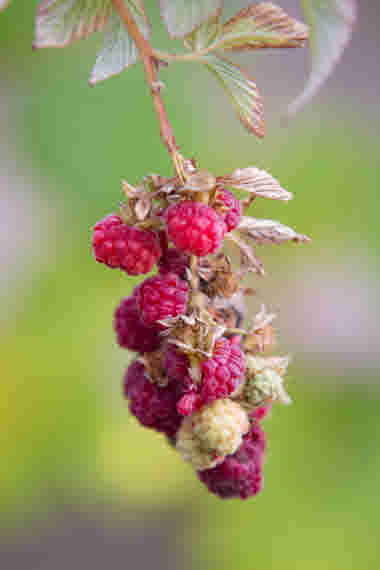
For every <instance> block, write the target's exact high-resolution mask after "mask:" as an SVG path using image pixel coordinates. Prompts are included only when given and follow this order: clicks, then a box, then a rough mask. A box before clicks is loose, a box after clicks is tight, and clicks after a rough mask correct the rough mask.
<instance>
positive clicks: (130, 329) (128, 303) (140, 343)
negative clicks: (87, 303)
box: [114, 295, 161, 352]
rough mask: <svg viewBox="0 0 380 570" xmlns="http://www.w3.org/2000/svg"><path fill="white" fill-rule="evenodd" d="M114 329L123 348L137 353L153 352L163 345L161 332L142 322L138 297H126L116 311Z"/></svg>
mask: <svg viewBox="0 0 380 570" xmlns="http://www.w3.org/2000/svg"><path fill="white" fill-rule="evenodd" d="M114 329H115V331H116V335H117V341H118V343H119V345H120V346H121V347H122V348H128V349H129V350H136V351H137V352H151V351H152V350H156V349H157V348H158V347H159V346H160V344H161V338H160V335H159V331H158V330H157V329H156V328H152V327H147V326H146V325H144V323H143V322H142V321H141V319H140V316H139V312H138V310H137V306H136V296H135V295H132V296H131V297H125V299H123V300H122V301H121V302H120V304H119V306H118V307H117V309H116V311H115V317H114Z"/></svg>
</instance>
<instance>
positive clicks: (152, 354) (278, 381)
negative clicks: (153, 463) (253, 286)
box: [93, 155, 308, 498]
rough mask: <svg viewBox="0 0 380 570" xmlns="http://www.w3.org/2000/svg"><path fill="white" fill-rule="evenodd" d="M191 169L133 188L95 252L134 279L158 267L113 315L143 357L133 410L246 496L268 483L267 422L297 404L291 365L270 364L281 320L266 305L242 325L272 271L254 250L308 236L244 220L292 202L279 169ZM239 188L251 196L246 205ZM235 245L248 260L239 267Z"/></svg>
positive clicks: (129, 384)
mask: <svg viewBox="0 0 380 570" xmlns="http://www.w3.org/2000/svg"><path fill="white" fill-rule="evenodd" d="M177 158H178V160H181V157H180V156H179V155H178V157H177ZM181 164H182V169H181V171H182V173H183V177H178V176H176V177H173V178H171V179H168V178H163V177H160V176H158V175H151V176H148V177H146V178H145V179H144V180H143V183H142V185H141V186H139V187H137V188H135V187H132V186H131V185H129V184H128V183H126V182H124V183H123V189H124V192H125V194H126V196H127V198H128V200H127V201H126V202H125V203H123V204H122V205H121V207H120V212H119V213H117V214H116V213H113V214H110V215H109V216H107V217H106V218H104V219H103V220H101V221H99V222H98V223H97V224H96V225H95V228H94V234H93V248H94V253H95V257H96V260H97V261H99V262H100V263H104V264H105V265H107V266H108V267H111V268H118V269H120V270H121V271H125V272H126V273H127V274H129V275H139V274H146V273H149V272H150V271H151V270H153V269H155V268H157V273H156V274H155V275H153V276H150V277H147V278H146V279H145V280H144V281H142V282H141V283H140V284H139V285H138V286H137V287H136V288H135V290H134V291H133V292H132V294H131V295H130V296H129V297H126V298H124V299H122V301H121V302H120V304H119V306H118V307H117V309H116V311H115V316H114V328H115V332H116V336H117V340H118V343H119V345H120V346H121V347H122V348H125V349H128V350H129V351H133V352H135V353H136V359H135V360H134V361H133V362H132V363H131V364H130V365H129V367H128V369H127V371H126V373H125V377H124V396H125V398H127V400H128V401H129V409H130V412H131V413H132V414H133V415H134V416H135V417H136V418H137V420H138V421H139V422H140V423H141V424H142V425H143V426H145V427H148V428H151V429H154V430H156V431H158V432H160V433H162V434H164V435H165V436H166V437H167V439H168V442H169V443H170V444H171V445H173V446H175V448H176V449H177V451H178V452H179V454H180V455H181V457H182V458H183V459H184V460H185V461H187V462H188V463H190V465H191V466H192V467H193V468H194V469H195V471H196V472H197V474H198V477H199V479H200V480H201V481H202V482H203V483H204V484H205V485H206V486H207V487H208V489H209V490H210V491H211V492H213V493H216V494H217V495H219V496H220V497H223V498H226V497H241V498H247V497H250V496H252V495H255V494H256V493H258V492H259V491H260V489H261V487H262V465H263V461H264V455H265V446H266V441H265V436H264V432H263V430H262V427H261V420H262V419H263V418H264V417H265V415H266V414H267V412H268V411H269V409H270V407H271V405H272V403H273V402H275V401H277V400H278V401H280V402H283V403H288V402H289V401H290V398H289V396H288V395H287V393H286V391H285V388H284V385H283V384H284V376H285V373H286V369H287V366H288V358H287V357H279V356H268V353H270V351H271V349H272V348H273V345H274V329H273V326H272V321H273V319H274V315H273V314H268V313H267V312H266V311H265V308H264V307H263V308H262V310H261V311H260V313H259V314H257V315H256V317H255V319H254V320H253V322H251V323H249V324H248V326H247V328H246V329H244V328H242V323H243V321H244V313H245V310H244V296H245V294H250V293H252V292H251V290H250V289H247V288H246V287H245V286H244V277H245V276H247V275H248V274H249V273H250V272H255V273H258V274H260V275H262V274H263V272H264V270H263V265H262V263H261V261H260V260H259V259H258V258H257V256H256V254H255V251H254V248H253V247H252V246H254V245H260V244H264V243H281V242H284V241H296V242H305V241H308V238H307V237H306V236H304V235H299V234H297V233H296V232H294V231H293V230H292V229H290V228H288V227H285V226H283V225H282V224H280V223H279V222H274V221H271V220H259V219H255V218H251V217H248V216H244V215H243V213H244V209H245V208H247V207H248V206H249V205H250V204H251V202H252V199H254V198H256V197H257V196H262V197H266V198H276V199H279V200H288V199H289V198H291V194H290V193H288V192H286V191H285V190H283V189H282V188H281V186H280V185H279V183H278V182H277V181H276V180H275V179H274V178H272V177H271V176H270V175H269V174H268V173H266V172H263V171H260V170H258V169H257V168H253V167H252V168H246V169H242V170H237V171H236V172H234V173H232V174H231V175H227V176H223V177H218V178H216V177H214V176H213V175H212V174H210V173H207V172H204V171H199V170H198V169H197V167H196V165H195V162H194V161H189V160H183V159H182V162H181ZM229 188H231V189H234V188H238V189H241V190H242V189H243V190H246V191H247V192H248V193H249V194H250V195H249V197H248V198H247V199H246V200H243V201H240V200H238V199H237V198H236V197H235V195H234V194H233V192H232V191H231V190H230V189H229ZM228 242H230V243H231V244H232V245H234V246H236V247H237V249H238V251H239V254H240V255H239V260H240V262H239V263H237V264H236V265H237V266H236V267H234V263H233V261H232V260H231V259H230V257H229V256H228V255H227V254H226V252H225V251H224V249H225V248H224V246H225V245H226V244H227V243H228ZM250 242H251V243H250Z"/></svg>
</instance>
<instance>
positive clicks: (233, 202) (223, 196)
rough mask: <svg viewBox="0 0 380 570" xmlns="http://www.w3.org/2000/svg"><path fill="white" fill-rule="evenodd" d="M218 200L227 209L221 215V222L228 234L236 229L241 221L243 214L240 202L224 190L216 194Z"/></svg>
mask: <svg viewBox="0 0 380 570" xmlns="http://www.w3.org/2000/svg"><path fill="white" fill-rule="evenodd" d="M218 199H219V200H221V201H222V202H223V204H224V206H225V207H226V208H228V211H227V212H226V213H225V214H224V215H223V220H224V222H225V224H226V226H227V231H228V232H230V231H232V230H234V229H235V228H237V226H238V225H239V222H240V220H241V215H242V213H243V208H242V205H241V202H240V201H239V200H238V199H237V198H235V196H234V195H233V194H232V192H230V191H229V190H226V188H223V190H222V191H221V192H220V193H219V194H218Z"/></svg>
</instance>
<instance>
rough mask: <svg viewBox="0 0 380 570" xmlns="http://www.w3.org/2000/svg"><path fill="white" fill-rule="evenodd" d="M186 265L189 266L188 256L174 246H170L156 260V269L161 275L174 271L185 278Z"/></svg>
mask: <svg viewBox="0 0 380 570" xmlns="http://www.w3.org/2000/svg"><path fill="white" fill-rule="evenodd" d="M187 267H189V256H188V255H186V253H183V251H178V249H175V248H174V247H170V248H169V249H168V250H167V251H166V252H165V253H164V254H163V255H162V257H161V259H160V261H159V262H158V271H159V272H160V274H161V275H167V274H168V273H176V274H177V275H178V276H179V277H181V279H184V278H185V275H186V268H187Z"/></svg>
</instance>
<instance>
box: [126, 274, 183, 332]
mask: <svg viewBox="0 0 380 570" xmlns="http://www.w3.org/2000/svg"><path fill="white" fill-rule="evenodd" d="M188 297H189V286H188V284H187V283H186V281H182V279H180V278H179V277H178V275H175V273H169V274H168V275H157V276H155V277H149V278H148V279H146V280H145V281H143V282H142V283H141V285H140V286H139V287H138V288H137V307H138V309H139V311H140V317H141V320H142V321H143V323H145V324H146V325H147V326H157V327H159V328H161V329H164V328H165V327H164V326H163V325H160V324H159V323H158V321H159V320H161V319H166V318H167V317H177V316H178V315H182V314H183V313H185V311H186V305H187V301H188Z"/></svg>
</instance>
